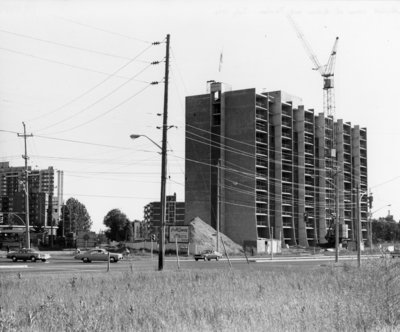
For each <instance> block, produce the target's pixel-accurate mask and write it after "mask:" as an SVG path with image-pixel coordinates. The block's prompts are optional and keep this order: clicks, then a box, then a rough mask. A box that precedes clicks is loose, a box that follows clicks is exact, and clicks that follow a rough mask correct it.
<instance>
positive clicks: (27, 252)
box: [7, 248, 50, 262]
mask: <svg viewBox="0 0 400 332" xmlns="http://www.w3.org/2000/svg"><path fill="white" fill-rule="evenodd" d="M7 258H9V259H12V261H13V262H16V261H18V260H20V261H24V262H26V261H31V262H36V261H37V260H41V261H42V262H45V261H47V260H48V259H49V258H50V255H49V254H45V253H42V252H39V251H37V250H35V249H25V248H23V249H19V250H17V251H11V252H9V253H8V254H7Z"/></svg>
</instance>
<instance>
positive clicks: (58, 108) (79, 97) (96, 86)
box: [29, 45, 152, 121]
mask: <svg viewBox="0 0 400 332" xmlns="http://www.w3.org/2000/svg"><path fill="white" fill-rule="evenodd" d="M151 47H152V45H149V46H148V47H146V48H145V49H144V50H142V51H141V52H139V53H138V54H137V55H136V56H135V57H133V58H132V59H130V60H129V61H128V62H127V63H125V64H124V65H123V66H121V67H119V68H118V69H117V70H115V71H114V72H113V73H111V74H109V75H108V76H107V77H106V78H105V79H103V80H102V81H100V82H99V83H97V84H96V85H94V86H92V87H91V88H89V89H88V90H86V91H84V92H83V93H81V94H80V95H78V96H77V97H75V98H73V99H71V100H70V101H68V102H67V103H65V104H63V105H61V106H59V107H57V108H56V109H54V110H52V111H50V112H47V113H45V114H43V115H40V116H38V117H36V118H33V119H30V120H29V121H36V120H38V119H41V118H43V117H45V116H47V115H50V114H53V113H55V112H57V111H59V110H61V109H63V108H65V107H67V106H69V105H71V104H72V103H74V102H75V101H77V100H79V99H81V98H82V97H84V96H86V95H87V94H89V93H90V92H92V91H93V90H95V89H96V88H98V87H99V86H100V85H102V84H104V83H105V82H107V81H108V80H109V79H110V78H112V77H115V76H116V74H117V73H119V72H120V71H121V70H122V69H124V68H126V67H127V66H128V65H130V64H131V63H132V62H133V61H135V60H136V59H137V58H138V57H139V56H141V55H142V54H143V53H144V52H146V51H147V50H148V49H149V48H151Z"/></svg>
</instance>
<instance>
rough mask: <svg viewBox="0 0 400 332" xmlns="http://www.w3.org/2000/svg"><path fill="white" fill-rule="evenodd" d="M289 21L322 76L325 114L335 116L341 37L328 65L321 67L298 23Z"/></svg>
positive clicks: (334, 45)
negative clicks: (337, 55) (338, 47)
mask: <svg viewBox="0 0 400 332" xmlns="http://www.w3.org/2000/svg"><path fill="white" fill-rule="evenodd" d="M288 19H289V21H290V22H291V23H292V25H293V27H294V29H295V30H296V32H297V37H298V38H299V39H300V40H301V42H302V44H303V46H304V49H305V50H306V52H307V55H308V57H309V58H310V60H311V62H312V63H313V64H314V66H315V67H314V68H313V70H317V71H318V72H319V74H320V75H321V76H322V80H323V87H322V89H323V95H324V96H323V104H324V114H325V115H326V116H332V117H334V116H335V90H334V80H333V76H334V71H335V62H336V50H337V44H338V41H339V37H336V39H335V42H334V44H333V48H332V51H331V54H330V55H329V59H328V62H327V63H326V65H323V66H321V64H320V63H319V61H318V58H317V56H316V55H315V54H314V52H313V50H312V49H311V46H310V44H309V43H308V42H307V40H306V39H305V37H304V35H303V33H302V32H301V30H300V28H299V27H298V26H297V24H296V22H295V21H294V20H293V19H292V18H291V17H290V16H288Z"/></svg>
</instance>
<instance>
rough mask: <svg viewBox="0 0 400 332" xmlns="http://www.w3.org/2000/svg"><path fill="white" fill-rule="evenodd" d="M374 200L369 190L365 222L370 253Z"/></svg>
mask: <svg viewBox="0 0 400 332" xmlns="http://www.w3.org/2000/svg"><path fill="white" fill-rule="evenodd" d="M373 200H374V198H373V196H372V192H371V189H369V194H368V222H367V231H368V233H367V234H368V235H367V236H368V244H369V250H370V252H372V202H373Z"/></svg>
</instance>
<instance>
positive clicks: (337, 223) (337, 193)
mask: <svg viewBox="0 0 400 332" xmlns="http://www.w3.org/2000/svg"><path fill="white" fill-rule="evenodd" d="M335 208H336V211H335V215H336V216H335V262H336V263H337V262H339V231H340V225H339V221H340V219H339V213H340V210H339V177H338V175H337V173H336V184H335Z"/></svg>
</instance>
